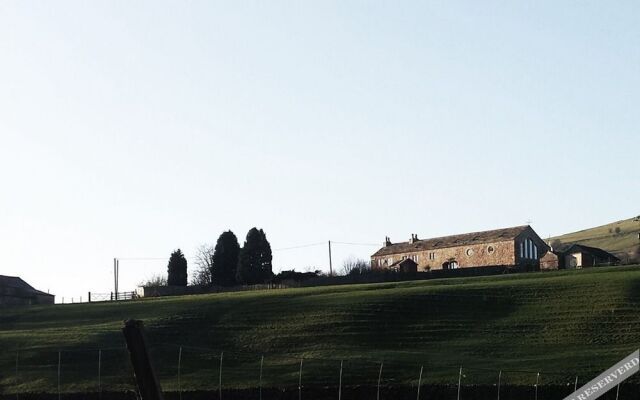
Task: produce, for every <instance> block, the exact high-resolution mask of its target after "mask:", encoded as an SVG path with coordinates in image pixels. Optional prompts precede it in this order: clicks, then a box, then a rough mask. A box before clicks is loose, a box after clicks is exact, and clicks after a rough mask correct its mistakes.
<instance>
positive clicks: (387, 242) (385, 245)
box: [384, 236, 391, 247]
mask: <svg viewBox="0 0 640 400" xmlns="http://www.w3.org/2000/svg"><path fill="white" fill-rule="evenodd" d="M388 246H391V239H389V236H385V237H384V247H388Z"/></svg>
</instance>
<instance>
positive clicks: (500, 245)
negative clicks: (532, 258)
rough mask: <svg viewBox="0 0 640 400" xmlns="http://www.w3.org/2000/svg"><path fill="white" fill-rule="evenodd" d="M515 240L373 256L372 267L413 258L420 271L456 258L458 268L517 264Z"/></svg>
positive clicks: (439, 266) (386, 265)
mask: <svg viewBox="0 0 640 400" xmlns="http://www.w3.org/2000/svg"><path fill="white" fill-rule="evenodd" d="M515 248H516V246H515V244H514V241H513V240H508V241H500V242H491V243H482V244H472V245H465V246H458V247H447V248H439V249H433V250H424V251H416V252H410V253H402V254H393V255H387V256H374V257H372V260H371V261H372V267H373V268H377V269H385V268H388V266H389V265H391V264H393V263H394V262H396V261H398V260H400V259H402V258H403V257H405V258H411V259H413V260H414V261H416V262H417V263H418V271H425V270H435V269H443V264H444V263H446V262H450V261H451V260H455V261H456V262H457V264H458V268H469V267H483V266H489V265H515V263H516V254H515Z"/></svg>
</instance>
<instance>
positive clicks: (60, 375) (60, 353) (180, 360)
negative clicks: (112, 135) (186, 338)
mask: <svg viewBox="0 0 640 400" xmlns="http://www.w3.org/2000/svg"><path fill="white" fill-rule="evenodd" d="M171 346H172V347H173V346H174V345H171ZM177 347H178V355H177V369H176V370H174V371H177V376H176V378H177V389H178V392H179V393H178V395H179V398H180V399H182V394H183V391H184V389H185V385H184V381H183V367H184V365H183V364H184V362H185V361H187V362H188V358H187V357H186V356H188V354H185V352H184V349H186V348H188V347H189V346H177ZM107 349H108V348H107ZM111 349H116V350H122V348H119V347H116V348H111ZM38 350H42V349H41V348H39V349H38ZM82 351H83V349H78V348H76V349H67V350H57V351H56V352H55V354H56V356H57V360H56V361H57V362H56V365H55V367H56V392H57V397H58V400H61V399H62V396H63V393H64V391H63V390H62V388H63V383H64V382H65V380H64V374H65V371H67V370H68V368H65V367H64V366H65V362H64V359H65V358H64V354H65V353H67V354H74V353H76V354H77V353H78V352H82ZM28 352H29V350H24V349H19V350H16V352H15V371H14V375H15V380H14V383H15V386H16V393H15V394H16V400H19V399H20V394H21V393H20V391H19V390H18V388H19V387H20V385H21V379H20V374H21V371H22V370H21V362H22V361H23V359H27V353H28ZM52 353H53V351H52ZM88 353H90V354H94V357H95V358H94V360H97V376H96V378H95V379H96V381H95V382H97V385H96V387H97V391H98V393H102V391H103V381H102V378H103V350H102V349H97V350H96V349H90V350H89V351H88ZM36 354H40V353H39V352H36ZM174 354H175V353H174ZM252 354H253V355H254V356H256V361H257V360H259V375H258V390H259V399H262V394H263V393H262V389H263V384H264V381H263V378H264V366H265V361H267V362H268V360H269V359H268V358H266V357H265V355H264V354H261V355H260V356H259V358H258V356H257V355H256V354H255V353H252ZM226 356H227V358H228V355H226ZM224 359H225V353H224V352H223V351H221V352H220V353H219V367H218V385H217V386H218V387H217V389H218V390H217V391H218V398H219V400H222V397H223V388H224V387H225V385H224V384H223V371H224V364H223V360H224ZM232 359H233V358H232ZM273 359H274V360H278V361H282V359H281V358H280V359H279V358H277V357H273ZM174 360H175V359H174ZM307 361H309V362H313V361H330V362H334V361H336V360H335V359H330V358H328V359H325V358H317V357H300V358H299V365H298V374H297V375H298V376H297V378H298V380H297V381H298V382H297V389H298V400H302V398H303V392H304V390H303V389H304V387H305V386H304V381H305V380H304V376H305V374H304V371H306V370H308V368H310V367H306V368H305V365H307V363H306V362H307ZM344 361H345V359H340V363H339V369H338V371H336V372H338V374H337V375H338V377H337V378H338V379H337V386H338V387H337V389H338V390H337V398H338V400H342V389H343V372H344ZM347 361H349V360H347ZM352 361H353V360H352ZM355 361H357V362H363V363H369V364H374V363H375V362H374V361H371V360H365V359H355ZM70 362H72V361H68V363H70ZM388 363H389V361H386V360H385V361H384V362H383V361H380V362H378V363H377V364H378V365H379V368H378V371H377V372H378V374H377V375H378V376H377V384H376V400H380V398H381V388H382V386H383V385H382V383H383V376H384V371H385V366H386V364H388ZM392 363H393V364H396V365H402V366H404V367H407V366H408V363H401V362H392ZM49 365H50V364H49ZM276 365H278V366H279V367H282V366H283V365H284V366H286V365H287V363H284V364H282V363H281V362H280V363H276ZM418 365H419V364H418ZM30 366H33V364H30ZM45 366H46V365H45ZM311 366H313V364H311ZM458 367H459V369H458V376H457V395H456V399H457V400H460V399H461V391H462V387H463V386H464V385H463V380H464V378H466V375H465V373H466V374H468V373H469V372H473V371H474V370H476V371H492V369H489V368H473V367H467V366H463V365H458ZM236 368H238V367H236ZM242 368H243V369H246V367H242ZM336 368H338V364H336ZM25 370H26V371H27V370H28V369H25ZM310 371H313V368H312V367H311V370H310ZM334 371H335V370H334ZM418 371H419V372H418ZM416 372H418V374H417V382H418V383H417V385H416V399H417V400H420V391H421V388H422V386H424V385H423V379H424V364H422V365H419V370H418V369H416ZM505 372H507V373H509V372H514V371H509V370H499V371H497V374H496V377H497V384H494V386H497V393H496V399H497V400H500V396H501V387H502V383H503V374H504V373H505ZM515 372H518V373H523V372H526V373H531V374H533V372H532V371H519V370H515ZM67 373H68V372H67ZM403 374H404V372H403ZM311 375H312V376H313V373H311ZM542 375H543V373H542V372H541V371H537V372H535V383H533V382H532V384H533V385H532V386H533V391H534V400H537V399H538V388H539V386H540V382H541V377H542ZM566 375H567V374H566V373H565V374H564V376H566ZM307 376H308V374H307ZM334 376H335V375H334ZM334 379H335V378H334ZM572 380H573V379H572ZM578 380H579V377H578V376H575V379H574V380H573V382H568V383H567V386H569V387H571V386H573V389H574V391H575V390H576V389H577V387H578ZM334 382H335V381H334ZM571 383H573V385H571ZM68 384H70V382H69V383H68ZM402 385H404V386H406V385H407V384H406V383H404V384H402ZM411 386H414V385H411ZM227 387H232V386H229V384H227ZM619 394H620V387H619V386H618V387H617V388H616V399H619Z"/></svg>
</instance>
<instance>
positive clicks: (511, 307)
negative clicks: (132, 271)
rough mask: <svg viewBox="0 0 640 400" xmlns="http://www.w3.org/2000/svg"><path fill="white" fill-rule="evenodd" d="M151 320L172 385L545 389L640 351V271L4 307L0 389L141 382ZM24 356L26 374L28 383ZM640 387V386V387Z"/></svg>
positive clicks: (161, 365)
mask: <svg viewBox="0 0 640 400" xmlns="http://www.w3.org/2000/svg"><path fill="white" fill-rule="evenodd" d="M128 318H136V319H142V320H144V321H145V324H146V326H147V329H148V336H149V340H150V342H151V344H152V346H153V355H154V358H155V362H156V364H157V367H158V369H159V372H160V376H161V379H162V383H163V385H164V387H165V388H166V389H175V388H176V387H177V385H178V368H177V363H178V353H179V349H180V346H182V357H181V371H180V375H181V376H180V384H181V385H182V387H183V388H186V389H210V390H215V389H216V388H217V385H218V379H219V365H220V353H221V352H222V351H224V355H223V365H224V366H223V386H225V387H255V386H257V385H258V381H259V371H260V360H261V356H263V355H264V364H263V384H264V385H265V386H272V387H284V386H296V385H297V384H298V379H299V376H298V373H299V368H300V359H301V358H303V359H304V361H303V384H304V385H307V386H312V385H336V384H337V380H338V376H339V368H340V362H341V360H344V362H343V383H344V384H345V385H375V383H376V381H377V379H378V374H379V368H380V362H381V361H383V362H384V371H383V378H382V380H383V384H387V385H390V384H391V385H392V384H398V383H402V384H415V383H416V382H417V380H418V372H419V369H420V366H421V365H422V366H424V376H423V382H425V381H426V382H429V383H443V382H444V383H455V382H457V379H458V371H459V366H460V365H463V368H464V370H463V371H464V375H465V376H464V378H463V379H464V383H465V384H475V383H492V382H495V380H496V378H497V374H498V371H499V370H502V371H503V384H508V383H513V384H532V383H533V382H535V378H536V375H535V374H536V372H537V371H540V373H541V378H540V379H541V382H540V383H541V384H545V383H559V384H565V383H567V384H568V383H569V382H571V385H572V384H573V379H574V377H575V376H576V375H579V376H580V377H581V379H584V380H586V379H588V378H591V377H593V376H594V375H596V374H597V373H599V372H601V371H603V370H605V369H606V368H608V367H609V366H611V365H612V363H614V362H615V361H617V360H619V359H621V358H622V357H623V356H626V355H627V354H629V353H631V352H632V351H633V350H635V349H637V348H638V347H639V346H640V329H639V327H640V266H629V267H608V268H597V269H587V270H574V271H556V272H548V273H526V274H513V275H502V276H492V277H475V278H459V279H442V280H432V281H415V282H401V283H384V284H370V285H350V286H333V287H317V288H304V289H285V290H274V291H261V292H241V293H226V294H212V295H201V296H190V297H173V298H162V299H146V300H140V301H130V302H120V303H117V304H116V303H93V304H75V305H55V306H47V307H45V306H38V307H20V308H5V309H0V349H2V354H1V355H0V387H2V388H4V391H5V392H14V391H16V390H19V391H23V392H26V391H55V390H56V387H57V362H58V354H59V353H58V351H61V353H60V354H61V360H62V362H61V365H62V367H61V376H62V378H61V385H62V390H63V391H83V390H89V391H90V390H95V389H96V388H97V371H98V370H97V368H98V350H99V349H101V350H102V352H101V358H102V360H101V371H100V374H101V376H100V379H101V385H102V386H103V387H108V388H127V387H131V381H132V380H131V377H130V367H129V366H128V364H129V363H128V359H127V354H126V351H125V350H124V348H123V345H124V341H123V337H122V334H121V331H120V329H121V327H122V321H123V320H125V319H128ZM16 356H17V358H18V366H19V368H18V374H17V376H16V371H15V369H16V368H15V367H16ZM636 380H637V379H636Z"/></svg>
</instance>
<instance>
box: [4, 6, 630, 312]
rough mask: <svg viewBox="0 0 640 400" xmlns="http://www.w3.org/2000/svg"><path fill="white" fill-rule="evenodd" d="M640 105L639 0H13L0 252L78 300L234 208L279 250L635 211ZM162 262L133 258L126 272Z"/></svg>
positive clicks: (236, 222) (245, 226)
mask: <svg viewBox="0 0 640 400" xmlns="http://www.w3.org/2000/svg"><path fill="white" fill-rule="evenodd" d="M639 110H640V2H638V1H614V2H603V1H564V2H558V1H535V2H533V1H530V2H524V1H521V2H509V1H493V2H492V1H482V2H477V1H464V2H463V1H417V2H409V1H387V2H380V1H344V0H341V1H335V2H331V1H313V2H312V1H303V2H299V1H298V2H293V1H291V2H284V1H269V2H250V1H226V2H214V1H202V2H200V1H188V2H187V1H174V2H164V1H158V0H154V1H90V2H87V1H56V2H52V1H22V0H20V1H17V0H16V1H7V0H0V178H1V183H2V192H1V195H0V252H1V254H2V264H1V265H0V274H4V275H18V276H21V277H23V278H24V279H25V280H27V281H28V282H29V283H31V284H32V285H34V286H35V287H37V288H38V289H41V290H45V291H47V290H50V291H51V292H52V293H54V294H56V295H57V296H58V299H57V300H58V301H59V300H60V299H61V297H62V296H64V297H65V301H69V299H70V298H71V297H72V296H74V297H76V298H77V297H78V296H80V295H82V296H83V297H84V298H86V293H87V292H88V291H92V292H108V291H110V290H112V286H113V277H112V263H113V261H112V260H113V257H122V258H162V257H167V258H168V257H169V255H170V253H171V252H172V251H173V250H174V249H176V248H178V247H179V248H181V249H182V250H183V251H184V252H185V254H186V255H187V257H189V258H191V257H193V256H194V254H195V249H196V248H197V247H198V246H199V245H201V244H203V243H215V241H216V239H217V237H218V235H219V234H220V233H221V232H222V231H224V230H227V229H231V230H233V231H234V232H235V233H236V235H237V236H238V237H239V239H240V241H241V242H242V241H244V237H245V235H246V232H247V231H248V230H249V229H250V228H251V227H253V226H257V227H259V228H262V229H264V230H265V232H266V233H267V237H268V239H269V240H270V242H271V245H272V247H273V248H274V249H280V248H288V247H292V246H299V245H306V244H314V243H324V242H326V241H327V240H333V241H340V242H352V243H380V244H381V243H382V241H383V239H384V237H385V236H387V235H388V236H390V237H391V239H392V241H406V240H408V239H409V237H410V234H411V233H417V234H418V236H419V237H421V238H426V237H432V236H441V235H446V234H455V233H463V232H469V231H477V230H485V229H492V228H499V227H507V226H514V225H522V224H525V223H526V221H532V226H533V227H534V229H535V230H536V231H537V232H538V234H540V235H541V236H542V237H547V236H549V235H556V234H562V233H566V232H570V231H575V230H579V229H582V228H587V227H591V226H595V225H601V224H605V223H608V222H612V221H615V220H619V219H623V218H630V217H632V216H635V215H638V214H640V207H639V206H638V205H639V204H640V172H639V169H638V168H639V165H638V139H639V137H640V128H639V127H640V112H639ZM326 247H327V246H326V245H325V244H323V245H321V246H313V247H306V248H300V249H294V250H283V251H275V252H274V260H273V262H274V270H275V271H276V272H277V271H279V270H280V269H290V268H296V269H297V270H305V269H306V268H307V267H313V268H314V269H315V268H320V269H324V270H326V269H327V268H328V260H327V249H326ZM333 250H334V251H333V260H334V266H336V267H337V268H338V269H339V267H340V265H341V264H342V261H343V260H344V259H345V258H347V257H350V256H352V257H362V258H368V257H369V255H370V254H371V253H373V252H374V251H375V250H376V247H375V246H353V245H338V244H336V245H335V246H334V249H333ZM190 266H191V264H190ZM165 272H166V261H165V260H148V261H133V260H129V261H122V262H121V272H120V275H121V283H120V289H121V290H132V289H133V288H134V287H135V285H136V284H137V283H138V282H140V281H142V280H143V279H145V278H146V277H149V276H150V275H151V274H153V273H158V274H160V273H165Z"/></svg>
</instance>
